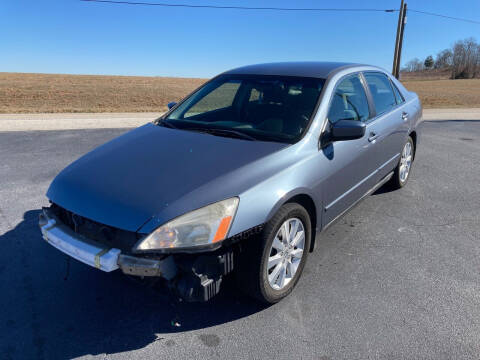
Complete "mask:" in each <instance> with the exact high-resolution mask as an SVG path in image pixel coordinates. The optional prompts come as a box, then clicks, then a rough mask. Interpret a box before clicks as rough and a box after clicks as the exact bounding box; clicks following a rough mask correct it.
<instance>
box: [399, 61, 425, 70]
mask: <svg viewBox="0 0 480 360" xmlns="http://www.w3.org/2000/svg"><path fill="white" fill-rule="evenodd" d="M422 69H423V62H421V61H420V59H419V58H415V59H412V60H410V61H409V62H407V63H406V64H405V66H404V67H403V69H402V70H403V71H406V72H415V71H420V70H422Z"/></svg>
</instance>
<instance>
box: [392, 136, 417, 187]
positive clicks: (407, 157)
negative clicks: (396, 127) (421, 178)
mask: <svg viewBox="0 0 480 360" xmlns="http://www.w3.org/2000/svg"><path fill="white" fill-rule="evenodd" d="M414 155H415V147H414V145H413V140H412V138H411V137H410V136H409V137H408V139H407V142H406V143H405V145H404V146H403V149H402V153H401V154H400V161H399V162H398V165H397V167H396V168H395V171H394V174H393V177H392V180H391V185H392V187H393V188H394V189H400V188H402V187H404V186H405V185H406V184H407V181H408V178H409V177H410V172H411V170H412V164H413V158H414Z"/></svg>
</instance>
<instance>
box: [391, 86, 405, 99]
mask: <svg viewBox="0 0 480 360" xmlns="http://www.w3.org/2000/svg"><path fill="white" fill-rule="evenodd" d="M392 86H393V92H394V93H395V99H396V100H397V104H402V103H404V102H405V99H404V98H403V96H402V94H401V93H400V90H398V88H397V86H396V85H395V84H394V83H393V82H392Z"/></svg>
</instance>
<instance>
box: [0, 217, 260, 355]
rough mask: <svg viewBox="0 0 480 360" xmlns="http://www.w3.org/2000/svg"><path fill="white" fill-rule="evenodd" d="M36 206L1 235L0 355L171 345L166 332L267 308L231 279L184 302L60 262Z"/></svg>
mask: <svg viewBox="0 0 480 360" xmlns="http://www.w3.org/2000/svg"><path fill="white" fill-rule="evenodd" d="M39 213H40V210H30V211H27V212H25V214H24V219H23V221H21V222H20V223H19V224H18V225H16V226H15V228H14V229H12V230H10V231H8V232H6V233H5V234H3V235H0V245H1V246H2V249H3V250H2V251H3V256H2V257H1V258H0V260H5V261H8V260H6V259H7V257H8V258H10V259H13V260H12V261H10V262H9V266H4V267H2V268H1V269H0V289H2V286H5V292H4V293H3V294H2V298H3V300H5V304H4V306H2V308H1V309H0V337H1V338H2V341H1V342H0V358H4V359H8V358H37V359H42V358H43V359H49V358H74V357H78V356H82V355H88V354H92V355H96V354H103V353H107V354H111V353H119V352H123V351H129V350H135V349H140V348H143V347H145V346H147V345H149V344H151V343H152V342H155V341H163V342H164V343H165V346H171V345H173V344H175V342H174V340H173V338H172V337H171V336H170V337H168V334H171V333H178V332H185V331H190V330H196V329H207V328H209V327H211V326H215V325H218V324H224V323H228V322H231V321H234V320H236V319H239V318H243V317H247V316H249V315H251V314H254V313H256V312H258V311H261V310H263V309H265V307H266V306H265V305H262V304H259V303H257V302H255V301H253V300H251V299H249V298H247V297H245V296H243V295H240V294H239V293H238V291H237V289H236V288H235V285H234V282H233V281H228V280H232V279H227V281H224V284H223V285H224V286H223V289H222V291H221V292H220V294H219V295H218V296H216V297H215V298H214V299H212V300H211V301H210V302H207V303H184V302H176V301H173V300H172V298H171V297H170V296H168V295H167V293H166V292H162V291H161V290H159V289H158V288H157V287H154V288H152V287H147V286H144V285H141V284H138V283H136V282H131V281H127V278H126V277H125V276H123V275H122V274H121V273H120V272H119V271H116V272H113V273H109V274H107V273H103V272H100V271H98V270H96V269H92V268H90V267H88V266H86V265H84V264H81V263H79V262H77V261H76V260H74V259H72V260H71V261H69V262H67V259H68V257H66V256H65V255H64V254H62V253H61V252H59V251H58V250H56V249H54V248H53V247H51V246H50V245H48V244H47V243H46V242H45V241H44V240H43V239H42V236H41V232H40V230H39V228H38V225H37V222H38V215H39ZM68 263H69V266H67V264H68ZM2 291H3V290H2ZM207 332H208V331H207ZM164 335H167V336H164ZM215 336H216V335H213V334H211V335H209V334H206V336H205V339H206V340H205V341H210V342H213V343H215V339H214V337H215Z"/></svg>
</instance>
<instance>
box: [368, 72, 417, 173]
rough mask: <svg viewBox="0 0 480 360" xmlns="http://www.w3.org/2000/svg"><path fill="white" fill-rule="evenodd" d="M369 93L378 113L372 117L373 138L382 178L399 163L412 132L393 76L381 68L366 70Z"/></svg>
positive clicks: (371, 136) (370, 121)
mask: <svg viewBox="0 0 480 360" xmlns="http://www.w3.org/2000/svg"><path fill="white" fill-rule="evenodd" d="M363 76H364V78H365V81H366V83H367V85H368V90H369V96H370V99H371V102H372V103H373V106H374V108H375V114H376V115H375V117H374V118H373V119H371V120H369V127H370V128H371V133H370V139H372V138H373V139H374V140H373V141H374V142H375V143H376V147H375V154H374V157H375V159H376V166H377V169H378V173H377V176H376V181H380V180H381V178H383V177H384V176H385V175H387V174H388V173H389V172H391V171H392V170H393V169H394V168H395V166H396V165H397V163H398V160H399V156H400V151H401V149H402V146H403V143H404V141H405V137H406V134H407V132H408V116H409V114H408V113H406V112H405V106H404V103H405V100H404V98H403V96H402V95H401V94H400V92H399V91H398V89H396V88H395V85H394V84H393V83H392V81H391V80H390V79H389V77H388V76H387V75H386V74H384V73H382V72H377V71H366V72H364V73H363Z"/></svg>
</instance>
